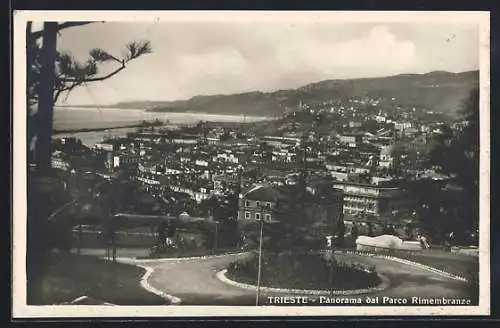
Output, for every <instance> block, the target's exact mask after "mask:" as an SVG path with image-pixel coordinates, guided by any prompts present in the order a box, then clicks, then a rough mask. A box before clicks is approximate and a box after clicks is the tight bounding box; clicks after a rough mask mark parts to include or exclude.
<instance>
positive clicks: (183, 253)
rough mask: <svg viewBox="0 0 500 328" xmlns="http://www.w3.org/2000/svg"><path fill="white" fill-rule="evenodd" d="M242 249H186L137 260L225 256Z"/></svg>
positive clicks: (140, 257) (142, 257)
mask: <svg viewBox="0 0 500 328" xmlns="http://www.w3.org/2000/svg"><path fill="white" fill-rule="evenodd" d="M239 251H241V249H238V248H235V247H233V248H220V249H218V250H216V251H215V250H213V249H205V248H195V249H184V250H178V249H177V250H172V251H167V252H164V253H158V254H154V255H147V256H138V257H137V259H161V258H183V257H202V256H213V255H223V254H227V253H235V252H239Z"/></svg>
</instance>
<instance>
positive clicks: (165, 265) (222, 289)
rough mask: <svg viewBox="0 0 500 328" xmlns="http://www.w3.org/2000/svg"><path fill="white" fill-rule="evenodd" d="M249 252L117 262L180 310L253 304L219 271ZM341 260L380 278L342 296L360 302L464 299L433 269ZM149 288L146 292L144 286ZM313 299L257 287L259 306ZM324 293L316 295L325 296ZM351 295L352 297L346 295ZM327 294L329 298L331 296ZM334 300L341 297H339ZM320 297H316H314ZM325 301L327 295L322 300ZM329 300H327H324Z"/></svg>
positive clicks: (380, 260)
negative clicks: (139, 273) (142, 272)
mask: <svg viewBox="0 0 500 328" xmlns="http://www.w3.org/2000/svg"><path fill="white" fill-rule="evenodd" d="M250 256H251V254H250V253H238V254H227V255H222V256H220V255H219V256H214V257H205V258H202V259H198V258H189V259H184V260H177V261H176V260H173V259H171V260H167V261H165V260H161V259H158V260H148V261H144V260H138V259H124V258H122V259H120V261H122V262H126V263H129V264H134V265H137V266H141V267H145V268H146V269H147V271H148V273H147V277H146V276H144V277H143V279H142V282H141V284H142V286H143V287H144V288H146V289H148V290H150V291H152V290H154V291H156V292H155V293H157V294H158V293H161V294H162V295H168V296H167V297H171V298H174V299H175V301H176V302H174V304H182V305H240V306H245V305H248V306H250V305H255V297H256V290H255V286H251V285H249V286H243V285H241V284H239V283H232V282H229V281H228V279H227V277H226V279H224V278H223V272H225V271H224V270H225V269H227V267H228V266H229V265H230V264H231V263H234V262H236V261H241V260H245V259H248V258H249V257H250ZM336 257H339V259H341V260H342V261H346V262H348V261H353V262H355V263H358V264H361V265H364V266H375V267H376V269H377V273H378V274H379V275H380V276H381V277H383V278H382V282H381V284H380V285H379V286H376V287H375V288H373V289H370V290H363V291H354V292H353V291H351V292H349V291H348V292H347V293H346V294H345V295H356V297H357V296H359V297H360V298H361V297H365V296H369V297H373V298H376V297H379V298H381V299H383V298H384V297H386V298H388V299H391V300H397V299H402V298H408V297H420V298H440V297H448V298H459V297H468V292H467V291H466V288H465V282H464V281H463V280H460V279H457V277H455V276H453V275H451V274H448V275H447V274H446V273H445V272H443V271H439V270H433V269H432V268H430V267H426V266H424V265H421V264H418V263H416V264H414V263H411V262H410V261H404V260H398V259H391V258H389V257H385V256H373V255H370V256H368V255H362V254H357V253H356V254H355V253H341V254H336ZM146 286H147V287H146ZM311 293H313V294H314V292H311V291H304V290H295V291H292V292H290V290H287V289H281V290H275V289H265V288H264V289H263V288H261V301H260V302H259V303H260V304H269V302H268V300H269V299H268V297H282V296H283V297H286V296H290V295H291V294H293V296H296V297H300V296H301V295H304V296H307V295H311ZM322 293H323V291H321V292H320V293H318V294H317V295H323V294H322ZM349 293H352V294H349ZM329 294H330V295H333V294H331V293H329ZM338 295H342V294H341V293H340V292H339V293H338ZM318 297H319V296H318ZM325 297H326V296H325ZM326 299H328V298H326Z"/></svg>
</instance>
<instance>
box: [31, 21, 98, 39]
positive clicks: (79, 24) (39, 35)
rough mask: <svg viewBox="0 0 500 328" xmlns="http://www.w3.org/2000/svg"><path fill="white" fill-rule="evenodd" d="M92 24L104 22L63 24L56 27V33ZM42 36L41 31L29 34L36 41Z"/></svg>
mask: <svg viewBox="0 0 500 328" xmlns="http://www.w3.org/2000/svg"><path fill="white" fill-rule="evenodd" d="M30 23H31V22H29V23H28V24H30ZM92 23H104V21H94V22H64V23H61V24H59V25H58V26H57V28H58V31H61V30H63V29H66V28H69V27H75V26H83V25H88V24H92ZM42 36H43V30H41V31H36V32H32V33H31V37H32V38H33V39H38V38H41V37H42Z"/></svg>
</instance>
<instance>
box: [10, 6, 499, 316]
mask: <svg viewBox="0 0 500 328" xmlns="http://www.w3.org/2000/svg"><path fill="white" fill-rule="evenodd" d="M13 19H14V30H13V31H14V32H13V33H14V42H13V45H14V59H13V61H14V71H13V79H14V84H13V85H14V109H13V121H14V123H13V152H14V159H13V181H14V184H13V222H12V224H13V282H12V283H13V316H14V317H108V316H112V317H117V316H126V317H129V316H131V317H141V316H150V317H151V316H165V317H168V316H195V317H196V316H273V315H279V316H300V315H307V316H311V315H321V316H328V315H332V316H333V315H335V316H338V315H353V314H354V315H372V316H373V315H464V314H476V315H488V314H489V311H490V290H489V288H490V276H489V275H490V262H489V261H490V258H489V256H490V255H489V254H490V250H489V248H490V235H489V234H490V231H489V222H490V212H489V197H490V191H489V179H490V176H489V174H490V173H489V167H490V158H489V153H490V148H489V147H490V146H489V142H490V141H489V115H490V113H489V110H490V109H489V108H490V104H489V93H490V90H489V74H490V73H489V51H490V49H489V31H490V27H489V13H488V12H363V11H359V12H328V11H326V12H306V11H304V12H286V11H285V12H266V11H261V12H251V11H249V12H243V11H240V12H237V11H236V12H224V11H211V12H208V11H192V12H187V11H183V12H182V11H181V12H168V11H163V12H147V11H142V12H120V11H116V12H111V11H100V12H97V11H96V12H92V11H87V12H83V11H82V12H78V11H73V12H64V11H53V12H50V11H46V12H43V11H38V12H34V11H18V12H15V13H14V16H13Z"/></svg>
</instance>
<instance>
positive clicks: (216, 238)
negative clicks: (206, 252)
mask: <svg viewBox="0 0 500 328" xmlns="http://www.w3.org/2000/svg"><path fill="white" fill-rule="evenodd" d="M218 247H219V221H215V240H214V253H216V252H217V248H218Z"/></svg>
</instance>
